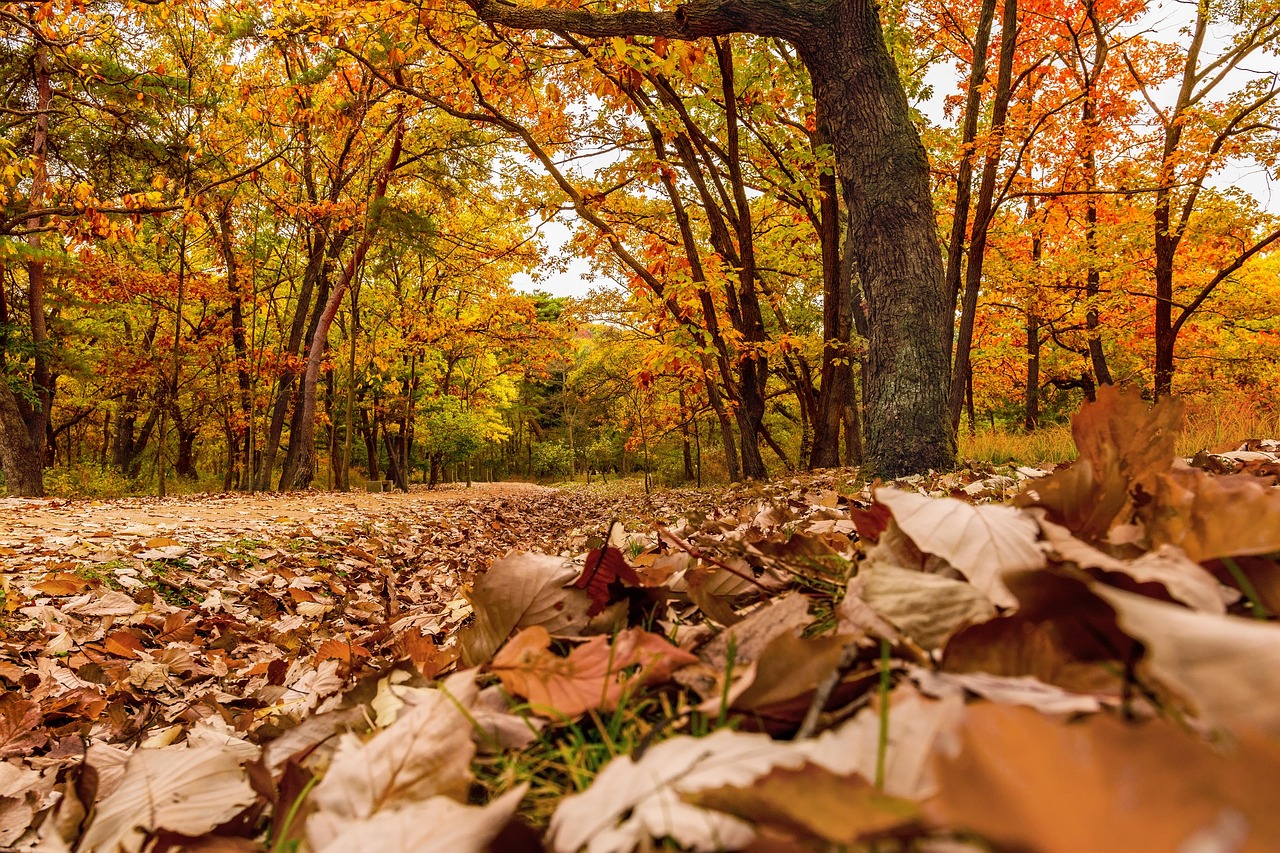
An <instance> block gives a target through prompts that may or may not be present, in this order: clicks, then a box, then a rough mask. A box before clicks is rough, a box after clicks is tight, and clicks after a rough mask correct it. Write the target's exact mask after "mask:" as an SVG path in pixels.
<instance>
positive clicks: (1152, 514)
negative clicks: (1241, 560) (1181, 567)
mask: <svg viewBox="0 0 1280 853" xmlns="http://www.w3.org/2000/svg"><path fill="white" fill-rule="evenodd" d="M1155 496H1156V500H1155V502H1154V503H1153V504H1152V505H1150V506H1148V507H1145V508H1144V511H1143V513H1142V516H1143V518H1144V520H1145V522H1146V527H1147V532H1148V534H1149V535H1150V537H1151V541H1152V543H1153V544H1161V543H1169V544H1172V545H1177V546H1178V547H1179V548H1181V549H1182V550H1183V551H1185V552H1186V554H1187V556H1188V557H1190V558H1191V559H1192V560H1194V561H1196V562H1198V563H1203V562H1206V561H1208V560H1213V559H1216V558H1219V557H1233V556H1249V555H1256V554H1270V553H1273V552H1276V551H1280V489H1276V488H1273V487H1271V486H1270V485H1268V484H1266V483H1265V481H1262V480H1259V479H1258V478H1257V477H1253V476H1250V475H1248V474H1232V475H1227V476H1221V477H1213V476H1210V475H1208V474H1205V473H1204V472H1203V471H1197V470H1195V469H1193V468H1189V467H1187V466H1186V465H1181V464H1179V465H1177V466H1175V467H1174V469H1173V470H1172V471H1170V472H1169V473H1167V474H1165V475H1163V476H1161V477H1160V478H1159V480H1158V484H1157V486H1156V488H1155Z"/></svg>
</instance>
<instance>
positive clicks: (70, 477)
mask: <svg viewBox="0 0 1280 853" xmlns="http://www.w3.org/2000/svg"><path fill="white" fill-rule="evenodd" d="M136 488H137V486H136V484H134V483H131V482H130V481H129V480H128V479H127V478H126V477H125V476H124V475H123V474H121V473H120V472H119V471H118V470H117V469H115V468H112V467H111V466H105V467H104V466H101V465H96V464H93V463H89V462H78V463H76V464H75V465H69V466H68V465H64V466H62V467H59V468H53V469H50V470H48V471H45V472H44V490H45V492H46V493H48V494H50V495H56V496H58V497H60V498H121V497H124V496H125V495H127V494H130V493H131V492H133V491H135V490H136Z"/></svg>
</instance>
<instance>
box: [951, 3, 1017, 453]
mask: <svg viewBox="0 0 1280 853" xmlns="http://www.w3.org/2000/svg"><path fill="white" fill-rule="evenodd" d="M1017 46H1018V0H1004V9H1003V11H1002V13H1001V15H1000V63H999V67H998V68H997V70H996V91H995V97H994V102H993V103H992V107H991V128H990V132H989V134H988V136H989V137H990V138H989V140H988V142H987V152H986V156H985V157H984V159H983V162H982V181H981V183H980V185H979V186H978V204H977V207H975V208H974V211H973V234H972V236H970V238H969V263H968V264H967V265H966V266H965V271H964V298H963V300H962V304H961V308H960V331H959V334H958V335H957V337H956V356H955V360H954V362H953V363H952V370H951V400H950V407H951V411H950V414H951V429H952V431H955V430H956V429H958V428H959V426H960V410H961V408H962V407H963V404H964V394H965V389H966V387H967V386H968V385H969V384H970V383H972V382H973V376H972V374H973V368H972V362H971V360H970V357H971V355H972V349H973V325H974V321H975V320H976V319H977V315H978V294H979V292H980V291H981V289H982V265H983V260H984V259H985V256H986V252H987V233H988V231H989V229H990V227H991V220H992V219H993V218H994V217H995V207H996V203H995V189H996V173H997V171H998V169H999V167H1000V149H1001V147H1002V143H1003V142H1004V122H1005V117H1006V116H1007V115H1008V112H1009V97H1010V87H1011V86H1012V80H1013V55H1014V50H1015V49H1016V48H1017ZM953 234H954V232H953ZM953 304H954V303H953ZM970 427H971V428H972V427H973V425H972V424H970Z"/></svg>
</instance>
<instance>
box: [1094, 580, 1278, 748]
mask: <svg viewBox="0 0 1280 853" xmlns="http://www.w3.org/2000/svg"><path fill="white" fill-rule="evenodd" d="M1093 591H1094V592H1095V593H1096V594H1097V595H1098V596H1099V597H1101V598H1102V599H1104V600H1105V601H1106V602H1107V603H1108V604H1110V605H1111V606H1112V607H1113V608H1115V611H1116V621H1117V622H1118V623H1119V625H1120V627H1121V628H1122V629H1123V630H1124V631H1125V632H1126V633H1128V634H1130V635H1132V636H1133V637H1134V638H1135V639H1138V640H1140V641H1142V645H1143V646H1144V647H1145V649H1146V655H1145V657H1144V659H1143V665H1144V667H1145V669H1146V671H1147V672H1149V673H1150V674H1151V675H1153V676H1155V677H1156V678H1157V679H1159V680H1160V681H1161V682H1162V683H1164V684H1165V685H1166V686H1167V687H1170V688H1172V689H1173V690H1175V691H1176V692H1177V693H1178V694H1179V695H1181V696H1182V698H1184V699H1186V700H1187V701H1188V702H1189V703H1190V704H1191V706H1192V708H1193V709H1194V710H1195V712H1196V713H1197V714H1198V715H1199V716H1200V717H1202V718H1203V719H1204V720H1205V721H1206V722H1209V723H1211V724H1214V725H1223V726H1228V727H1231V728H1234V729H1236V730H1237V731H1239V730H1248V729H1258V730H1261V731H1265V732H1267V733H1268V734H1270V735H1271V736H1272V737H1280V702H1276V696H1277V695H1280V624H1276V623H1274V622H1257V621H1254V620H1251V619H1244V618H1241V617H1238V616H1221V615H1217V614H1212V613H1197V612H1195V611H1192V610H1188V609H1186V608H1185V607H1179V606H1178V605H1176V604H1166V603H1165V602H1163V601H1155V600H1154V599H1150V598H1146V597H1144V596H1141V595H1134V594H1132V593H1128V592H1122V591H1121V590H1118V589H1112V588H1110V587H1107V586H1103V585H1102V584H1097V585H1095V586H1094V588H1093Z"/></svg>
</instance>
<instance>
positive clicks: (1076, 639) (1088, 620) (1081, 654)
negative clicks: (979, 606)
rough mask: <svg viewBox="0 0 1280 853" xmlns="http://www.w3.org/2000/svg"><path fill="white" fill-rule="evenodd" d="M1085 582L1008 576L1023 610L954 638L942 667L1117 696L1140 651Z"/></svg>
mask: <svg viewBox="0 0 1280 853" xmlns="http://www.w3.org/2000/svg"><path fill="white" fill-rule="evenodd" d="M1083 577H1084V576H1083V575H1082V576H1081V577H1073V576H1069V575H1067V574H1065V573H1063V572H1058V571H1039V572H1017V573H1015V574H1011V575H1007V576H1006V578H1005V579H1006V582H1007V583H1008V584H1009V587H1010V589H1011V590H1012V591H1013V593H1014V595H1015V596H1017V598H1018V602H1019V605H1018V610H1017V611H1016V612H1014V613H1011V614H1009V615H1006V616H998V617H996V618H995V619H991V620H988V621H986V622H981V623H978V624H976V625H969V626H968V627H965V628H962V629H960V630H959V631H957V632H956V633H955V634H953V635H952V636H951V638H950V639H949V640H948V641H947V644H946V646H945V647H944V648H943V654H942V668H943V669H944V670H946V671H947V672H985V673H989V674H991V675H1000V676H1008V677H1015V678H1016V677H1018V676H1024V675H1030V676H1033V677H1035V678H1037V679H1039V680H1040V681H1044V682H1047V683H1049V684H1056V685H1057V686H1059V687H1062V688H1063V689H1065V690H1068V691H1070V692H1072V693H1081V694H1095V693H1099V694H1106V695H1119V693H1120V689H1121V685H1122V680H1123V679H1122V673H1123V672H1124V670H1125V665H1126V663H1127V662H1129V661H1131V660H1136V659H1137V648H1136V644H1135V643H1134V641H1133V640H1132V639H1131V638H1130V637H1129V636H1127V635H1126V634H1125V633H1124V632H1122V631H1121V630H1120V629H1119V627H1118V626H1117V625H1116V621H1115V613H1114V611H1113V610H1112V608H1111V607H1109V606H1108V605H1107V604H1106V603H1105V602H1103V601H1102V600H1101V599H1099V598H1098V597H1097V596H1096V595H1094V594H1093V592H1092V591H1091V589H1090V587H1089V586H1088V584H1087V583H1086V582H1085V580H1083V579H1082V578H1083Z"/></svg>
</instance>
